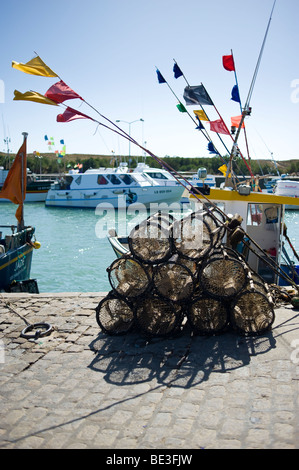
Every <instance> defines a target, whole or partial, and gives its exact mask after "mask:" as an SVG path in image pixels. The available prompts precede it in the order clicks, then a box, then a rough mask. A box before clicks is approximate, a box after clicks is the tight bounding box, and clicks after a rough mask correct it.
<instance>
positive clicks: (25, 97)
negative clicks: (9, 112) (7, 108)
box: [14, 90, 57, 106]
mask: <svg viewBox="0 0 299 470" xmlns="http://www.w3.org/2000/svg"><path fill="white" fill-rule="evenodd" d="M14 95H15V97H14V101H35V102H36V103H41V104H52V105H53V106H57V103H56V102H55V101H52V100H50V99H49V98H47V97H46V96H44V95H41V94H40V93H37V92H36V91H26V92H25V93H21V92H20V91H18V90H15V91H14Z"/></svg>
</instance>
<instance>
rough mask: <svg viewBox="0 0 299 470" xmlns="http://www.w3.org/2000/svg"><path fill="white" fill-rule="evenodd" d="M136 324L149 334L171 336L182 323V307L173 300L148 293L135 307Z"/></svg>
mask: <svg viewBox="0 0 299 470" xmlns="http://www.w3.org/2000/svg"><path fill="white" fill-rule="evenodd" d="M134 317H135V322H136V326H137V327H139V329H140V330H141V331H142V332H143V333H145V334H146V335H148V336H169V335H171V334H173V333H174V332H176V331H177V330H178V328H179V326H180V325H181V322H182V319H183V316H182V311H181V309H180V308H179V307H178V306H176V305H174V304H173V303H172V302H171V301H169V300H166V299H161V298H160V297H158V296H155V295H152V294H151V295H147V296H146V297H145V298H143V299H142V300H139V302H137V304H136V305H135V308H134Z"/></svg>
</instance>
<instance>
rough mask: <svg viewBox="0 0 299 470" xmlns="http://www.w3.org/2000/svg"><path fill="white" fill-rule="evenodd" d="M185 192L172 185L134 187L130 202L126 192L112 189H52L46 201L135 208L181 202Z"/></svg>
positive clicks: (75, 206)
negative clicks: (101, 191) (132, 198)
mask: <svg viewBox="0 0 299 470" xmlns="http://www.w3.org/2000/svg"><path fill="white" fill-rule="evenodd" d="M183 192H184V187H182V186H180V185H178V186H171V187H160V188H156V187H150V188H149V187H147V188H132V189H131V194H134V199H135V200H133V202H130V201H129V199H128V198H127V195H126V194H125V195H124V194H113V193H112V191H111V192H110V193H108V194H106V193H104V194H103V195H101V194H100V191H98V192H97V193H96V194H94V193H90V194H88V193H87V192H86V191H85V192H84V191H82V190H69V191H60V190H55V189H50V190H49V192H48V195H47V198H46V201H45V205H46V206H50V207H74V208H92V209H95V208H96V207H97V206H98V205H100V207H101V208H103V209H104V208H107V209H109V208H111V207H113V208H115V209H119V208H126V207H129V206H131V205H134V208H136V209H137V208H138V206H139V207H144V206H145V207H146V208H148V207H150V205H151V204H160V203H166V204H172V203H175V202H179V201H180V199H181V196H182V194H183Z"/></svg>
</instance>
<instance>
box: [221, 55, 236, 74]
mask: <svg viewBox="0 0 299 470" xmlns="http://www.w3.org/2000/svg"><path fill="white" fill-rule="evenodd" d="M222 63H223V67H224V68H225V70H228V71H229V72H234V71H235V63H234V58H233V56H232V55H224V56H223V57H222Z"/></svg>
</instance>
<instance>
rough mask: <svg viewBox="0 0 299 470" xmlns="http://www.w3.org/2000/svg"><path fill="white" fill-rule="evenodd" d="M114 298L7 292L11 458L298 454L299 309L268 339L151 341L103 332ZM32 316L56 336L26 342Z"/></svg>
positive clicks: (2, 315) (3, 416)
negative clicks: (21, 454)
mask: <svg viewBox="0 0 299 470" xmlns="http://www.w3.org/2000/svg"><path fill="white" fill-rule="evenodd" d="M104 295H105V294H104V293H102V294H101V293H99V294H95V293H91V294H80V293H67V294H3V295H2V294H1V299H0V323H1V336H0V346H1V348H0V400H1V406H0V447H1V448H2V449H74V448H76V449H81V448H84V449H93V448H98V449H101V448H102V449H110V450H115V454H116V455H117V449H134V450H136V449H152V450H153V451H154V449H169V450H171V449H181V450H182V452H183V449H227V448H233V449H261V448H264V449H279V448H280V449H294V448H298V447H299V413H298V410H299V401H298V384H299V382H298V379H299V312H298V311H296V310H294V309H293V308H292V307H291V306H290V305H286V306H283V307H280V308H277V309H276V310H275V314H276V319H275V323H274V325H273V328H272V330H271V331H270V332H268V333H267V334H265V335H263V336H261V337H243V336H241V335H238V334H237V333H234V332H226V333H225V334H222V335H219V336H211V337H202V336H192V335H191V334H190V330H188V328H186V329H185V330H184V331H183V332H181V333H180V334H179V335H177V336H176V337H171V338H167V339H162V338H152V339H151V340H146V339H145V338H144V337H142V336H141V335H140V333H138V332H134V333H128V334H127V335H125V336H117V337H113V336H107V335H105V334H103V333H102V332H101V331H100V329H99V326H98V324H97V322H96V318H95V307H96V306H97V305H98V303H99V301H100V300H101V299H102V298H103V296H104ZM7 302H9V304H10V306H11V307H12V308H13V309H14V311H15V312H17V313H18V314H19V315H21V317H20V316H18V315H17V314H15V313H14V312H13V311H12V310H11V309H9V308H8V307H7ZM22 317H23V318H22ZM24 318H25V319H26V320H27V322H29V323H37V322H48V323H50V324H51V325H53V326H54V327H55V329H54V331H52V333H51V334H50V335H49V336H45V337H40V338H37V339H26V338H22V337H21V336H20V333H21V332H22V330H23V329H24V327H25V326H26V324H25V323H24ZM182 452H181V453H182ZM111 455H114V454H113V453H112V454H111Z"/></svg>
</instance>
